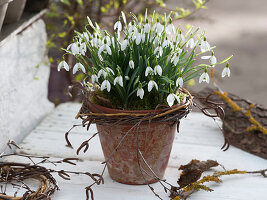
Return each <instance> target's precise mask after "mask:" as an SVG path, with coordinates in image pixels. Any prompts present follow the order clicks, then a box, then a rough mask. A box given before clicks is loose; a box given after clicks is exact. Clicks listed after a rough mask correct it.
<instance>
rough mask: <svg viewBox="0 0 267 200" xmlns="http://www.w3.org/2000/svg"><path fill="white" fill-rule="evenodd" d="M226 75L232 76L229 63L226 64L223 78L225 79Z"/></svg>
mask: <svg viewBox="0 0 267 200" xmlns="http://www.w3.org/2000/svg"><path fill="white" fill-rule="evenodd" d="M226 75H227V76H228V77H230V75H231V71H230V68H229V64H228V63H227V64H226V67H225V68H224V69H223V71H222V77H225V76H226Z"/></svg>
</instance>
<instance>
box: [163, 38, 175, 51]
mask: <svg viewBox="0 0 267 200" xmlns="http://www.w3.org/2000/svg"><path fill="white" fill-rule="evenodd" d="M168 46H170V47H171V49H172V50H173V49H174V46H173V44H172V42H171V41H169V40H165V41H164V42H163V43H162V48H165V47H168Z"/></svg>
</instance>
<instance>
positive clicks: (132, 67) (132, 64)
mask: <svg viewBox="0 0 267 200" xmlns="http://www.w3.org/2000/svg"><path fill="white" fill-rule="evenodd" d="M129 67H130V69H134V61H133V60H130V61H129Z"/></svg>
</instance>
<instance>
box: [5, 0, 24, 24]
mask: <svg viewBox="0 0 267 200" xmlns="http://www.w3.org/2000/svg"><path fill="white" fill-rule="evenodd" d="M25 3H26V0H13V1H12V2H11V3H9V4H8V8H7V11H6V17H5V21H4V23H5V24H9V23H14V22H17V21H18V20H19V19H20V17H21V15H22V13H23V10H24V7H25Z"/></svg>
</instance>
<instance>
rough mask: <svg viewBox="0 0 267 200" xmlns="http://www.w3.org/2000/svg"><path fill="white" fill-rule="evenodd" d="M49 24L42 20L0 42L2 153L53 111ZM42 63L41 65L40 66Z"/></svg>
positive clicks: (0, 138)
mask: <svg viewBox="0 0 267 200" xmlns="http://www.w3.org/2000/svg"><path fill="white" fill-rule="evenodd" d="M46 40H47V35H46V31H45V24H44V22H43V21H42V20H38V21H36V22H35V23H33V24H32V25H31V26H29V27H28V28H27V29H26V30H24V31H23V32H21V33H20V34H18V35H16V36H14V37H12V38H10V39H9V40H8V41H7V42H5V44H3V45H2V46H0V153H1V152H2V151H3V149H4V148H5V146H6V143H7V142H8V140H9V139H11V140H14V141H15V142H18V143H19V142H20V141H21V140H22V139H23V138H24V137H25V135H27V134H28V133H29V132H30V131H31V130H32V129H33V128H34V127H35V126H36V125H37V124H38V123H39V122H40V121H41V120H42V118H43V117H44V116H45V115H46V114H48V113H49V112H51V110H52V109H53V107H54V106H53V104H52V103H50V102H49V101H48V100H47V86H48V77H49V72H50V69H49V63H48V59H47V56H46V55H45V51H46ZM38 66H39V67H38Z"/></svg>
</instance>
